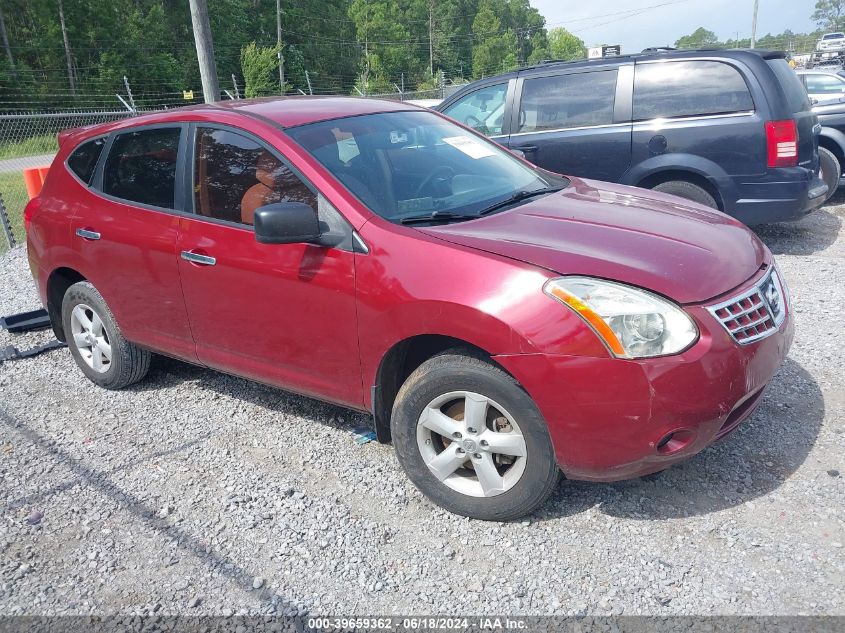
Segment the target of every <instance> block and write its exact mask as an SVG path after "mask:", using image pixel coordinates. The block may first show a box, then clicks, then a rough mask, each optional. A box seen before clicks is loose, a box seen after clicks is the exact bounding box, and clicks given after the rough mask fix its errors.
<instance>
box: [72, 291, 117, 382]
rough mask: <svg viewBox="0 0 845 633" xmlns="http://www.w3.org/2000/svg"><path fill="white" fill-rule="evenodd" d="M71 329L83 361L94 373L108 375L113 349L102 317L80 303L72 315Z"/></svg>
mask: <svg viewBox="0 0 845 633" xmlns="http://www.w3.org/2000/svg"><path fill="white" fill-rule="evenodd" d="M70 329H71V334H72V336H73V344H74V346H75V347H76V349H77V350H78V351H79V355H80V356H81V357H82V360H84V361H85V363H86V364H87V365H88V366H89V367H90V368H91V369H93V370H94V371H96V372H99V373H101V374H104V373H106V372H107V371H108V370H109V368H110V367H111V362H112V349H111V343H110V342H109V335H108V333H107V332H106V329H105V327H104V326H103V321H102V319H101V318H100V316H99V315H98V314H97V313H96V312H95V311H94V309H93V308H91V307H90V306H88V305H85V304H84V303H80V304H79V305H76V306H74V308H73V311H72V312H71V314H70Z"/></svg>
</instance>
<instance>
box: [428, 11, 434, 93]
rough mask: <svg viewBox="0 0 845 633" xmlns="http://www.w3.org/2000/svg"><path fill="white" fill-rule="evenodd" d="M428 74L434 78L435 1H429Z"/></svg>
mask: <svg viewBox="0 0 845 633" xmlns="http://www.w3.org/2000/svg"><path fill="white" fill-rule="evenodd" d="M428 74H429V75H431V76H432V77H433V76H434V0H428Z"/></svg>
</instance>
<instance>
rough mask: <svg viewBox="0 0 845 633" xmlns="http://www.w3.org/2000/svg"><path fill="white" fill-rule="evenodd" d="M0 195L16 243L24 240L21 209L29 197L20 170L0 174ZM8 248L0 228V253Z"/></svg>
mask: <svg viewBox="0 0 845 633" xmlns="http://www.w3.org/2000/svg"><path fill="white" fill-rule="evenodd" d="M0 195H2V196H3V203H4V204H5V205H6V211H7V212H8V213H9V220H10V221H11V223H12V231H13V232H14V234H15V238H16V239H17V240H18V244H21V243H23V242H24V240H25V234H24V230H23V209H24V207H25V206H26V203H27V202H29V198H27V195H26V185H24V182H23V174H21V173H20V172H15V173H9V174H0ZM8 248H9V245H8V244H7V243H6V236H5V235H3V232H2V230H0V253H5V252H6V250H7V249H8Z"/></svg>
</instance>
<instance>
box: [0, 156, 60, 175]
mask: <svg viewBox="0 0 845 633" xmlns="http://www.w3.org/2000/svg"><path fill="white" fill-rule="evenodd" d="M54 157H55V154H41V155H40V156H22V157H20V158H6V159H4V160H0V174H9V173H12V172H18V171H21V170H24V169H29V168H30V167H49V166H50V164H51V163H52V162H53V158H54Z"/></svg>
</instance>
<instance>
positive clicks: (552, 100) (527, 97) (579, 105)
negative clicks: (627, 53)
mask: <svg viewBox="0 0 845 633" xmlns="http://www.w3.org/2000/svg"><path fill="white" fill-rule="evenodd" d="M616 74H617V73H616V70H604V71H598V72H590V73H576V74H571V75H553V76H551V77H538V78H536V79H526V80H525V82H524V84H523V88H522V100H521V102H520V106H519V131H520V132H541V131H543V130H559V129H562V128H571V127H586V126H592V125H607V124H609V123H613V104H614V102H615V99H616Z"/></svg>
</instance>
